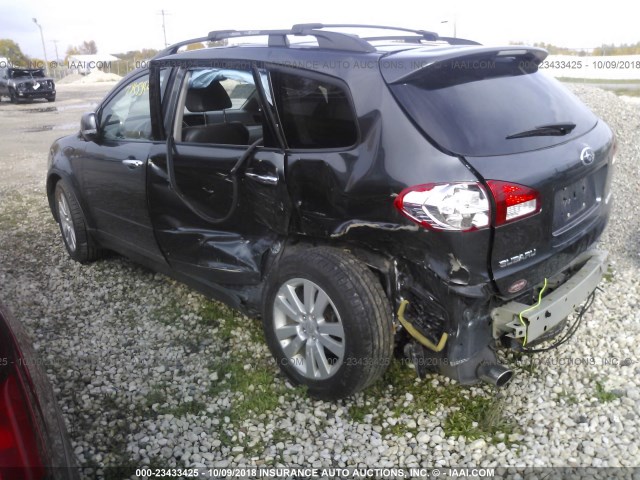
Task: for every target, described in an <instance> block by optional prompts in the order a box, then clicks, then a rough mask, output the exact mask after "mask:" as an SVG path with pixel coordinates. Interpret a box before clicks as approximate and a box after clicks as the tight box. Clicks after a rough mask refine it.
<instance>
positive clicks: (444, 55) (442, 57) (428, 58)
mask: <svg viewBox="0 0 640 480" xmlns="http://www.w3.org/2000/svg"><path fill="white" fill-rule="evenodd" d="M547 55H548V53H547V51H546V50H544V49H542V48H536V47H524V46H520V45H509V46H506V47H480V46H472V45H469V46H455V47H452V46H449V45H447V46H443V47H441V48H433V47H430V48H428V49H427V48H417V49H411V50H403V51H401V52H396V53H390V54H388V55H386V56H385V57H383V58H381V59H380V69H381V71H382V76H383V77H384V79H385V81H386V82H387V83H388V84H393V83H404V82H406V81H408V80H409V79H410V78H411V77H413V76H415V75H419V72H422V71H424V70H425V69H435V68H439V67H440V66H443V65H444V64H447V63H449V62H451V61H452V60H455V61H460V62H473V61H478V60H482V59H487V60H489V59H492V60H494V59H497V58H500V57H519V58H521V59H522V61H524V62H528V64H529V65H533V66H535V67H536V68H537V66H538V65H539V64H540V62H542V61H543V60H544V59H545V58H546V57H547Z"/></svg>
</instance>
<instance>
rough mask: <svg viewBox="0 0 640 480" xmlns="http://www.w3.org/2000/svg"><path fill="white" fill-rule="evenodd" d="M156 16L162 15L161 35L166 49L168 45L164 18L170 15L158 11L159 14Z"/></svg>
mask: <svg viewBox="0 0 640 480" xmlns="http://www.w3.org/2000/svg"><path fill="white" fill-rule="evenodd" d="M157 15H162V33H163V34H164V46H165V47H168V46H169V44H168V43H167V29H166V27H165V21H164V17H165V16H168V15H171V14H170V13H169V12H165V11H164V10H160V13H158V14H157Z"/></svg>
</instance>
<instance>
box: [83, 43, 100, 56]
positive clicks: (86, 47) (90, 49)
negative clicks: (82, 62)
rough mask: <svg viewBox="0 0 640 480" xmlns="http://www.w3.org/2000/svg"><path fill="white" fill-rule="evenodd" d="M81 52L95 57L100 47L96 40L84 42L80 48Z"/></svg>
mask: <svg viewBox="0 0 640 480" xmlns="http://www.w3.org/2000/svg"><path fill="white" fill-rule="evenodd" d="M80 52H81V53H84V54H87V55H95V54H96V53H98V46H97V45H96V42H95V41H94V40H89V41H86V40H85V41H84V42H82V45H81V46H80Z"/></svg>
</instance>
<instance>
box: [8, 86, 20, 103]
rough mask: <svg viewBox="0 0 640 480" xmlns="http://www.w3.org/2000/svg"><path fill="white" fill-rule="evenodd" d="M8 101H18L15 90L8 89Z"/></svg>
mask: <svg viewBox="0 0 640 480" xmlns="http://www.w3.org/2000/svg"><path fill="white" fill-rule="evenodd" d="M9 101H10V102H11V103H18V97H16V92H14V91H13V90H11V89H9Z"/></svg>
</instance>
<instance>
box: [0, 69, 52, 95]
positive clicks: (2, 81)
mask: <svg viewBox="0 0 640 480" xmlns="http://www.w3.org/2000/svg"><path fill="white" fill-rule="evenodd" d="M3 63H4V62H3ZM3 96H5V97H9V100H10V101H11V102H12V103H17V102H19V101H22V100H28V101H32V100H33V99H36V98H44V99H46V100H47V101H48V102H55V100H56V84H55V82H54V81H53V78H51V77H47V76H46V75H45V72H44V70H43V69H42V68H14V67H6V66H4V65H3V66H0V99H1V98H2V97H3Z"/></svg>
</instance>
